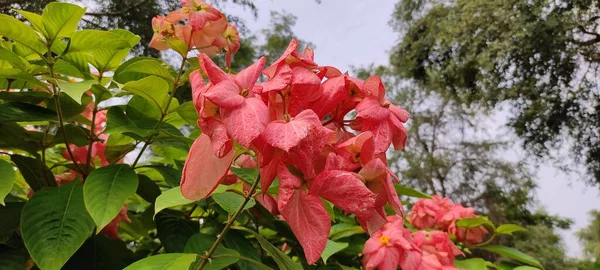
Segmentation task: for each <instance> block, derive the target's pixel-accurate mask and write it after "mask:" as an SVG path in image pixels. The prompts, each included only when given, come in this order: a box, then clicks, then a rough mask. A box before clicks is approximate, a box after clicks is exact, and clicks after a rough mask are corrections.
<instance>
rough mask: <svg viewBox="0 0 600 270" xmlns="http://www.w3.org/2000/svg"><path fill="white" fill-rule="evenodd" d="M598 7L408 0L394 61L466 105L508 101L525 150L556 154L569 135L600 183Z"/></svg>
mask: <svg viewBox="0 0 600 270" xmlns="http://www.w3.org/2000/svg"><path fill="white" fill-rule="evenodd" d="M599 11H600V10H599V2H598V1H595V0H574V1H566V0H565V1H546V0H533V1H519V0H509V1H505V0H490V1H488V0H457V1H436V0H431V1H427V0H402V1H400V2H399V3H398V4H397V5H396V10H395V12H394V15H393V18H392V25H393V26H394V27H395V29H396V30H397V31H398V32H399V34H400V37H401V41H400V42H399V44H398V45H397V46H396V47H395V48H394V50H393V52H392V56H391V64H392V66H393V67H394V68H395V69H396V70H397V72H398V73H399V74H400V76H402V77H403V78H406V79H410V80H413V81H414V82H415V83H416V84H418V85H420V86H422V87H426V88H428V89H431V90H432V91H435V92H437V93H439V94H440V95H444V96H448V97H450V98H452V99H453V100H455V101H456V102H459V103H460V104H465V105H466V106H471V105H473V106H475V107H485V108H492V107H494V106H496V105H498V104H500V103H501V102H503V101H508V103H509V104H510V106H511V108H512V112H513V114H512V118H511V119H510V122H509V125H510V126H511V127H513V128H514V130H515V132H516V134H517V135H518V136H519V137H521V138H522V139H523V142H524V146H525V148H526V149H528V150H530V152H531V153H533V154H535V155H537V156H540V157H543V156H546V157H547V156H550V157H552V153H553V152H552V151H553V150H556V149H560V148H561V147H563V145H564V144H563V143H565V142H568V143H569V145H572V147H571V148H570V150H571V153H572V157H573V159H574V161H575V162H577V163H579V162H581V163H585V164H586V166H587V170H588V172H589V174H588V175H587V176H588V177H587V178H586V179H587V180H588V182H589V183H593V182H600V144H598V140H599V139H600V138H599V137H598V133H597V130H599V129H600V111H599V110H600V102H599V101H600V96H599V95H600V92H598V88H597V87H598V82H597V80H596V78H597V75H598V67H599V65H598V64H599V61H600V58H599V52H600V51H599V48H600V47H599V46H598V44H599V42H600V34H599V33H598V24H599V22H600V21H599V19H600V16H598V14H600V13H599ZM556 160H557V161H564V160H565V159H564V158H562V157H561V158H560V159H559V158H556ZM559 165H565V164H564V163H560V164H559ZM563 168H566V167H563Z"/></svg>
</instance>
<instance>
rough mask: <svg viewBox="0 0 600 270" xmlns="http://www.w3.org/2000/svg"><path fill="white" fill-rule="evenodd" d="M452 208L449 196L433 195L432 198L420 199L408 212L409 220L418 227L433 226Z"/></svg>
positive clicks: (426, 227)
mask: <svg viewBox="0 0 600 270" xmlns="http://www.w3.org/2000/svg"><path fill="white" fill-rule="evenodd" d="M450 208H452V202H450V200H449V199H448V198H442V197H440V196H439V195H433V196H432V197H431V199H420V200H418V201H417V202H416V203H415V204H414V205H413V207H412V209H411V212H410V214H408V216H407V218H408V221H410V223H411V224H412V225H413V226H414V227H415V228H417V229H428V228H433V227H434V226H435V224H436V223H437V222H438V220H439V219H440V218H441V217H442V215H444V214H445V213H446V212H448V211H450Z"/></svg>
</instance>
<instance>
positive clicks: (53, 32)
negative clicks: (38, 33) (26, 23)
mask: <svg viewBox="0 0 600 270" xmlns="http://www.w3.org/2000/svg"><path fill="white" fill-rule="evenodd" d="M84 13H85V8H81V7H79V6H78V5H74V4H69V3H56V2H55V3H50V4H48V5H47V6H46V7H45V8H44V11H43V12H42V24H43V25H44V29H45V30H46V34H47V36H46V38H48V39H49V40H55V39H57V38H63V37H70V36H71V35H72V34H73V32H75V29H77V24H78V23H79V20H81V17H82V16H83V14H84Z"/></svg>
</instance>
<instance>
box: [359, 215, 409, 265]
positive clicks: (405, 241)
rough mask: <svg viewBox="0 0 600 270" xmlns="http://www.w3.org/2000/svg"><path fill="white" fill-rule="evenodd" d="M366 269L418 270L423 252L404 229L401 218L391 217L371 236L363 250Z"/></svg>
mask: <svg viewBox="0 0 600 270" xmlns="http://www.w3.org/2000/svg"><path fill="white" fill-rule="evenodd" d="M363 255H364V258H363V265H364V267H365V269H375V268H377V269H379V270H395V269H398V266H400V267H401V268H402V269H403V270H416V269H418V267H419V265H420V264H421V250H420V249H419V247H417V246H416V245H415V243H414V242H413V241H412V239H411V236H410V230H408V229H406V228H404V225H403V219H402V217H400V216H390V217H388V219H387V223H386V224H385V226H384V227H383V228H381V230H379V231H377V232H375V233H374V234H372V235H371V238H369V240H367V242H366V243H365V247H364V249H363Z"/></svg>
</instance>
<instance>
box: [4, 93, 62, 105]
mask: <svg viewBox="0 0 600 270" xmlns="http://www.w3.org/2000/svg"><path fill="white" fill-rule="evenodd" d="M51 98H52V95H51V94H50V93H48V92H42V91H30V92H8V91H0V99H1V100H4V101H8V102H24V103H31V104H38V103H40V102H42V101H44V100H48V99H51Z"/></svg>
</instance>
